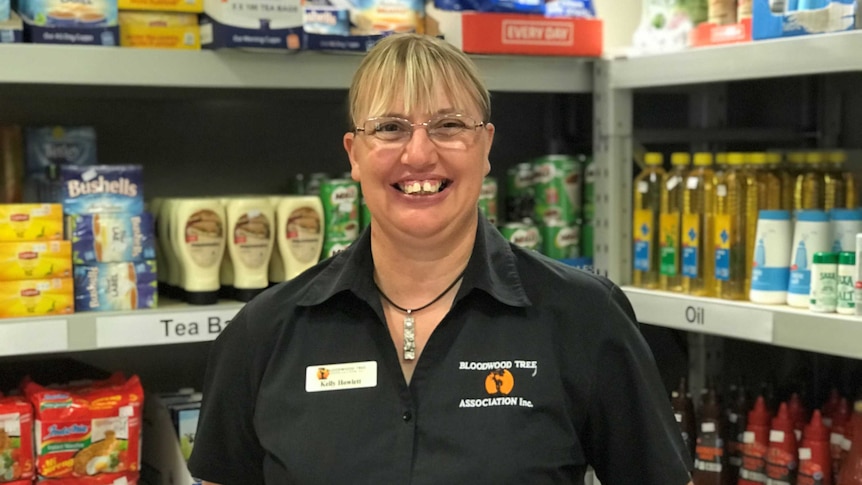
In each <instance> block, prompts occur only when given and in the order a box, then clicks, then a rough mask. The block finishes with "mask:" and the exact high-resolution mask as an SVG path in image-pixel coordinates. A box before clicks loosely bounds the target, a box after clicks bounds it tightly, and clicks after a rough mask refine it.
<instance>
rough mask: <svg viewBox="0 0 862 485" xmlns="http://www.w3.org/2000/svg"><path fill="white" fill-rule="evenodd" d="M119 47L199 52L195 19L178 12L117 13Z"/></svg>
mask: <svg viewBox="0 0 862 485" xmlns="http://www.w3.org/2000/svg"><path fill="white" fill-rule="evenodd" d="M120 46H121V47H134V48H151V49H182V50H200V48H201V29H200V26H199V25H198V16H197V15H196V14H193V13H178V12H120Z"/></svg>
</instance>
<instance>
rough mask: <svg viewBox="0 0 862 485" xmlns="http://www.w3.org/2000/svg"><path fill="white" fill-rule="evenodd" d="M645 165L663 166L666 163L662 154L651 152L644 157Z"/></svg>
mask: <svg viewBox="0 0 862 485" xmlns="http://www.w3.org/2000/svg"><path fill="white" fill-rule="evenodd" d="M644 163H645V164H646V165H649V166H651V167H652V166H656V165H661V164H662V163H664V157H662V154H661V153H657V152H649V153H647V154H646V155H645V156H644Z"/></svg>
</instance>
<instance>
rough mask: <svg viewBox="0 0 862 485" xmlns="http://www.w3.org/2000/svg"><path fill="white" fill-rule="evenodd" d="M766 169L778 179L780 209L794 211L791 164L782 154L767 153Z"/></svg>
mask: <svg viewBox="0 0 862 485" xmlns="http://www.w3.org/2000/svg"><path fill="white" fill-rule="evenodd" d="M766 168H767V170H769V171H770V172H772V173H773V174H774V175H775V176H776V177H777V178H778V183H779V193H780V195H779V205H778V207H779V209H781V210H788V211H789V210H793V184H794V179H793V175H792V174H791V171H790V162H789V161H785V160H784V157H783V156H782V154H781V153H780V152H766Z"/></svg>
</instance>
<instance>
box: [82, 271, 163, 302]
mask: <svg viewBox="0 0 862 485" xmlns="http://www.w3.org/2000/svg"><path fill="white" fill-rule="evenodd" d="M157 304H158V282H157V281H156V262H155V261H143V262H140V263H131V262H129V263H100V264H92V265H78V266H75V310H76V311H79V312H82V311H117V310H138V309H143V308H156V305H157Z"/></svg>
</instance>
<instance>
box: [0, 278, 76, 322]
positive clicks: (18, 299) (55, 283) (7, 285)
mask: <svg viewBox="0 0 862 485" xmlns="http://www.w3.org/2000/svg"><path fill="white" fill-rule="evenodd" d="M74 311H75V291H74V288H73V284H72V278H53V279H44V280H21V281H0V318H14V317H32V316H38V315H64V314H67V313H72V312H74Z"/></svg>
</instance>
